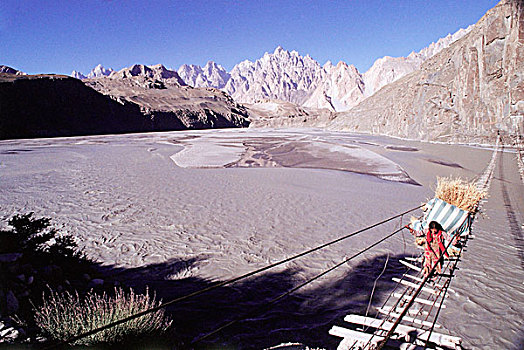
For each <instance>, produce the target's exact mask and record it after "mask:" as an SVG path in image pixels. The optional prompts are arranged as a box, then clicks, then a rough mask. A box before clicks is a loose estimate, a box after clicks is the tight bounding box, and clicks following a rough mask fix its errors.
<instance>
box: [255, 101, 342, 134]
mask: <svg viewBox="0 0 524 350" xmlns="http://www.w3.org/2000/svg"><path fill="white" fill-rule="evenodd" d="M245 106H246V107H247V110H248V112H249V120H250V122H251V124H250V125H249V127H253V128H296V127H317V128H318V127H320V128H323V127H327V126H328V125H329V123H330V122H331V121H332V120H333V119H334V118H335V113H334V112H330V111H329V110H327V109H315V108H308V107H300V106H297V105H296V104H294V103H291V102H286V101H280V100H258V101H257V102H255V103H252V104H245Z"/></svg>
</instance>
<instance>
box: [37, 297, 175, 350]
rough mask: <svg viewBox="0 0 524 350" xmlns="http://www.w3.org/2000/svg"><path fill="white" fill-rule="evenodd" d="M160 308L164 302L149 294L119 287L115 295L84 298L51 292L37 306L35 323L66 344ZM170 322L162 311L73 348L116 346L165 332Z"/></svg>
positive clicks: (107, 330)
mask: <svg viewBox="0 0 524 350" xmlns="http://www.w3.org/2000/svg"><path fill="white" fill-rule="evenodd" d="M159 305H161V301H156V300H155V296H154V295H153V296H150V295H149V291H146V294H135V293H134V292H133V290H130V292H129V293H125V292H124V291H123V290H122V289H121V288H118V289H115V296H108V295H106V294H105V293H104V294H102V295H97V294H95V293H94V292H92V291H91V292H89V293H88V294H87V295H86V296H85V297H84V298H80V297H79V295H78V293H75V294H71V293H69V292H66V293H61V294H59V293H56V292H53V291H51V294H50V295H49V296H48V297H47V298H46V296H45V295H44V300H43V304H42V306H40V307H38V308H36V307H35V310H34V311H35V322H36V324H37V326H38V327H39V328H40V330H41V331H42V333H43V335H44V336H46V337H49V338H50V339H52V340H55V341H67V340H68V339H70V338H71V337H73V336H76V335H78V334H81V333H85V332H88V331H90V330H93V329H96V328H99V327H102V326H105V325H107V324H109V323H111V322H115V321H118V320H121V319H124V318H126V317H128V316H131V315H134V314H136V313H139V312H141V311H145V310H148V309H151V308H153V307H156V306H159ZM171 323H172V321H170V320H168V318H167V317H166V316H165V315H164V310H163V309H161V310H159V311H156V312H152V313H149V314H146V315H144V316H142V317H139V318H136V319H133V320H131V321H128V322H125V323H122V324H119V325H117V326H115V327H111V328H109V329H106V330H104V331H101V332H98V333H96V334H93V335H90V336H87V337H85V338H82V339H79V340H77V341H76V342H74V343H72V344H71V345H93V344H98V343H117V342H121V341H123V340H125V339H129V338H133V337H136V336H143V335H151V334H154V333H162V332H165V331H166V330H167V329H168V328H169V327H170V326H171Z"/></svg>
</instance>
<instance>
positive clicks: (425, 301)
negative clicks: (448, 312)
mask: <svg viewBox="0 0 524 350" xmlns="http://www.w3.org/2000/svg"><path fill="white" fill-rule="evenodd" d="M393 296H394V297H397V298H402V299H404V300H410V299H411V298H412V296H411V295H405V294H404V295H402V294H400V293H393ZM415 302H416V303H420V304H424V305H429V306H432V305H433V304H435V301H432V300H427V299H423V298H415ZM442 308H443V309H445V308H446V305H444V304H442Z"/></svg>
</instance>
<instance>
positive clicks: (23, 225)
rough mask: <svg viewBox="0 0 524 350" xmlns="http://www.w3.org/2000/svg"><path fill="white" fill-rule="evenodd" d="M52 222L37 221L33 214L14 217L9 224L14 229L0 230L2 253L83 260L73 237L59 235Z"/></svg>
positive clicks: (46, 219)
mask: <svg viewBox="0 0 524 350" xmlns="http://www.w3.org/2000/svg"><path fill="white" fill-rule="evenodd" d="M50 222H51V219H50V218H40V219H35V218H34V217H33V213H29V214H22V215H20V214H18V215H15V216H13V217H12V218H11V219H9V221H8V222H7V223H8V224H9V226H11V227H12V229H11V230H0V253H11V252H20V253H29V254H32V253H45V254H49V255H50V256H52V257H58V258H76V259H81V258H82V254H81V253H79V252H78V250H77V245H76V242H75V241H74V239H73V237H72V236H71V235H65V234H61V233H59V232H58V231H57V229H56V228H54V227H51V223H50Z"/></svg>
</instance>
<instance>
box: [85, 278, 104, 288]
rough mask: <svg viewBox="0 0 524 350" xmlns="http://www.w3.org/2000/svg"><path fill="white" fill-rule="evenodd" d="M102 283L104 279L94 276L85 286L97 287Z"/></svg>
mask: <svg viewBox="0 0 524 350" xmlns="http://www.w3.org/2000/svg"><path fill="white" fill-rule="evenodd" d="M103 285H104V280H103V279H101V278H94V279H92V280H91V281H90V282H89V284H88V285H87V288H99V287H102V286H103Z"/></svg>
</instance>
